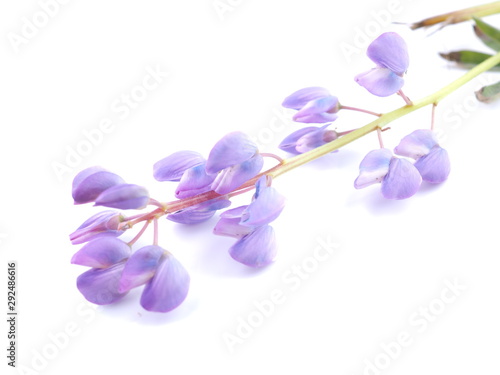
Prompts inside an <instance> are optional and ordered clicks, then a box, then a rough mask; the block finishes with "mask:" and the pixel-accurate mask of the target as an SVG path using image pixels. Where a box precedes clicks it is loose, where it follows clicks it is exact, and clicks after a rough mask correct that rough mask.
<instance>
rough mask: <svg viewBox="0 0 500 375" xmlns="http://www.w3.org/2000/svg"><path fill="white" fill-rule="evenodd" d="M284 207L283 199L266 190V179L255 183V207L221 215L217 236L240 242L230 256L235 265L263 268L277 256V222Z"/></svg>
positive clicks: (216, 229) (245, 207)
mask: <svg viewBox="0 0 500 375" xmlns="http://www.w3.org/2000/svg"><path fill="white" fill-rule="evenodd" d="M284 206H285V199H284V197H283V196H282V195H281V194H279V193H278V192H277V191H276V190H275V189H274V188H272V187H270V186H267V181H266V176H262V177H261V178H260V179H259V180H258V181H257V183H256V192H255V194H254V199H253V201H252V203H250V204H249V205H246V206H240V207H236V208H233V209H231V210H228V211H225V212H224V213H222V215H221V218H220V220H219V222H218V223H217V225H216V226H215V228H214V234H216V235H222V236H230V237H234V238H237V239H238V241H236V243H235V244H234V245H233V246H231V248H230V249H229V254H230V255H231V257H232V258H233V259H235V260H236V261H238V262H240V263H243V264H245V265H247V266H250V267H263V266H266V265H268V264H269V263H271V262H272V261H273V260H274V258H275V256H276V251H277V247H276V241H275V236H274V229H273V228H272V227H271V226H269V225H268V224H269V223H270V222H272V221H274V220H275V219H276V218H277V217H278V216H279V214H280V213H281V211H282V210H283V208H284Z"/></svg>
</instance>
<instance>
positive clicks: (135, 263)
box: [118, 245, 165, 292]
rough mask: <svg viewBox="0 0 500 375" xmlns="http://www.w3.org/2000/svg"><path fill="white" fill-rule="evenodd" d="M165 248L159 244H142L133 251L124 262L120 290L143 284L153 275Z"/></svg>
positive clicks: (125, 290)
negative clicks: (142, 245)
mask: <svg viewBox="0 0 500 375" xmlns="http://www.w3.org/2000/svg"><path fill="white" fill-rule="evenodd" d="M164 252H165V250H163V249H162V248H161V247H159V246H155V245H151V246H144V247H141V248H140V249H139V250H137V251H136V252H135V253H133V254H132V255H131V256H130V258H129V259H128V260H127V262H126V263H125V268H124V269H123V272H122V275H121V278H120V286H119V288H118V290H119V291H120V292H127V291H129V290H130V289H133V288H135V287H138V286H140V285H143V284H145V283H147V282H148V281H149V279H151V278H152V277H153V275H154V274H155V272H156V269H157V268H158V264H159V262H160V259H161V257H162V255H163V253H164Z"/></svg>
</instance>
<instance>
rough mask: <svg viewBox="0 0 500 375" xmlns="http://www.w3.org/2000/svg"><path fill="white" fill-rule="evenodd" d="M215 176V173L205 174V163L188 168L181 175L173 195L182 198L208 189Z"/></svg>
mask: <svg viewBox="0 0 500 375" xmlns="http://www.w3.org/2000/svg"><path fill="white" fill-rule="evenodd" d="M215 177H216V175H215V174H207V172H206V171H205V163H202V164H200V165H197V166H196V167H192V168H189V169H188V170H186V171H185V172H184V174H183V175H182V178H181V180H180V182H179V185H178V186H177V189H176V190H175V196H176V197H177V198H180V199H183V198H188V197H193V196H195V195H198V194H201V193H204V192H206V191H209V190H211V187H210V186H211V185H212V182H213V181H214V180H215Z"/></svg>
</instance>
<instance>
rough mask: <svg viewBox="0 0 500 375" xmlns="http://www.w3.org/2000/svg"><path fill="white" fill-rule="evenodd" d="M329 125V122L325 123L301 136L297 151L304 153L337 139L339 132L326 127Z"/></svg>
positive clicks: (296, 147) (296, 146)
mask: <svg viewBox="0 0 500 375" xmlns="http://www.w3.org/2000/svg"><path fill="white" fill-rule="evenodd" d="M328 125H329V124H327V125H324V126H322V127H321V128H319V129H317V130H316V131H313V132H309V133H307V134H306V135H304V136H303V137H301V138H299V139H298V140H297V144H296V145H295V149H296V150H297V152H299V153H300V154H302V153H304V152H308V151H311V150H314V149H315V148H318V147H319V146H323V145H324V144H326V143H328V142H331V141H333V140H334V139H337V136H338V134H337V132H336V131H334V130H328V129H326V128H327V126H328ZM336 151H337V150H336Z"/></svg>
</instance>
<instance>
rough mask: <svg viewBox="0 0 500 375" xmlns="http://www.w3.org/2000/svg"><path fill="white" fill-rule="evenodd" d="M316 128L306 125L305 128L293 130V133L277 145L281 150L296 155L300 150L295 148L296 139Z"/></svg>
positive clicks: (316, 128)
mask: <svg viewBox="0 0 500 375" xmlns="http://www.w3.org/2000/svg"><path fill="white" fill-rule="evenodd" d="M318 129H319V128H318V127H316V126H307V127H305V128H302V129H299V130H297V131H294V132H293V133H291V134H289V135H288V136H287V137H286V138H285V139H283V141H281V143H280V145H279V146H278V147H279V148H280V149H281V150H283V151H286V152H290V153H291V154H296V155H298V154H300V152H298V151H297V150H296V148H295V147H296V146H297V141H298V140H299V139H300V138H302V137H303V136H305V135H306V134H308V133H311V132H315V131H317V130H318Z"/></svg>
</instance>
